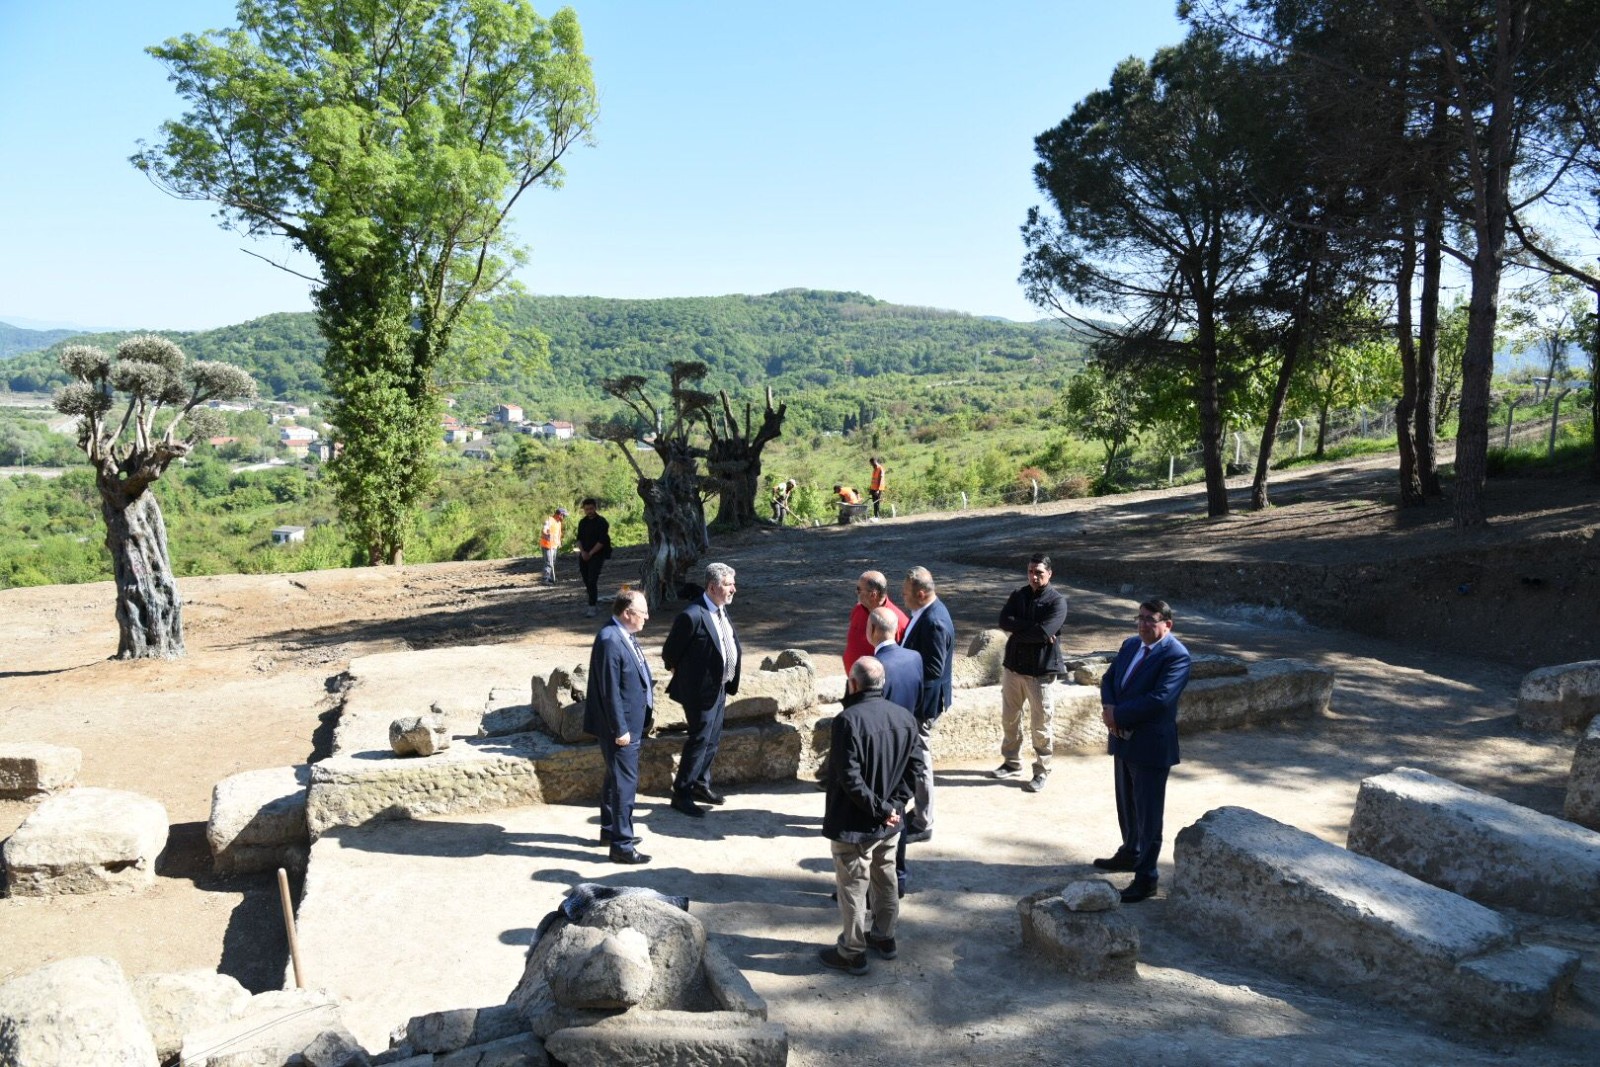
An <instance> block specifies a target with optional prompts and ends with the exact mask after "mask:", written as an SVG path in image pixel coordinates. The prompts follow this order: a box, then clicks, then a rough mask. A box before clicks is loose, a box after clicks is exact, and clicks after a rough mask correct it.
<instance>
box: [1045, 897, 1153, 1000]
mask: <svg viewBox="0 0 1600 1067" xmlns="http://www.w3.org/2000/svg"><path fill="white" fill-rule="evenodd" d="M1099 884H1101V885H1105V886H1106V887H1107V888H1110V886H1109V885H1108V884H1107V883H1105V882H1101V883H1099ZM1017 911H1018V912H1019V913H1020V914H1021V916H1022V944H1023V945H1024V947H1026V948H1029V949H1032V950H1033V951H1034V952H1037V953H1039V954H1040V955H1042V956H1044V957H1045V958H1047V959H1049V960H1051V961H1052V962H1054V963H1055V964H1057V965H1058V966H1060V967H1061V968H1062V969H1063V970H1065V971H1066V972H1067V973H1068V974H1071V975H1072V976H1073V977H1075V978H1088V979H1102V980H1112V981H1119V980H1120V981H1126V980H1128V979H1131V978H1135V977H1137V975H1138V969H1139V966H1138V965H1139V928H1138V927H1137V926H1135V925H1134V924H1133V922H1132V921H1131V920H1130V919H1129V918H1128V917H1127V916H1126V915H1123V914H1122V913H1121V912H1120V911H1117V910H1115V909H1112V910H1102V911H1073V910H1072V909H1071V908H1070V907H1069V906H1068V904H1067V901H1066V900H1064V899H1063V898H1062V894H1061V891H1060V890H1055V889H1041V890H1040V891H1039V892H1037V893H1034V894H1033V895H1032V896H1028V897H1024V898H1023V899H1022V900H1021V901H1019V902H1018V903H1017Z"/></svg>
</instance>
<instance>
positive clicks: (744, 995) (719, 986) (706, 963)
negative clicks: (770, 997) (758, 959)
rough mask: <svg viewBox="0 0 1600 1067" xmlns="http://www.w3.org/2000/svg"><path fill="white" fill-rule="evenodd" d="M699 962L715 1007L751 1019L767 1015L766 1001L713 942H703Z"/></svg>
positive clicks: (763, 1017)
mask: <svg viewBox="0 0 1600 1067" xmlns="http://www.w3.org/2000/svg"><path fill="white" fill-rule="evenodd" d="M700 965H701V967H702V968H703V969H704V971H705V976H706V986H707V987H708V988H709V989H710V991H711V997H712V999H713V1000H715V1001H716V1002H717V1007H718V1008H720V1009H722V1010H723V1011H731V1012H737V1013H739V1014H740V1015H748V1016H750V1017H751V1018H753V1019H765V1018H766V1017H767V1002H766V1001H765V1000H763V999H762V998H761V995H760V994H759V993H757V992H756V991H755V987H754V986H752V985H751V984H750V979H748V978H746V977H745V976H744V972H743V971H741V970H739V968H738V967H737V966H735V965H734V962H733V961H732V960H730V959H729V958H728V955H727V953H725V952H723V951H722V950H721V949H720V948H718V947H717V944H716V942H714V941H710V940H708V941H707V942H706V946H705V955H704V956H703V957H702V958H701V963H700Z"/></svg>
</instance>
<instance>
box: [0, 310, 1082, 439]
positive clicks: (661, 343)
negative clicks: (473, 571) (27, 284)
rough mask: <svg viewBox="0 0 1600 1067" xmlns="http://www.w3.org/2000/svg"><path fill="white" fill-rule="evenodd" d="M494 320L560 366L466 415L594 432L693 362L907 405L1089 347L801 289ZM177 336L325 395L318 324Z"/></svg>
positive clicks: (495, 388)
mask: <svg viewBox="0 0 1600 1067" xmlns="http://www.w3.org/2000/svg"><path fill="white" fill-rule="evenodd" d="M495 313H496V316H497V317H498V319H499V320H500V322H501V323H502V324H503V325H505V326H506V327H507V328H508V329H510V330H512V331H514V332H518V333H523V332H527V331H530V330H532V331H537V332H538V333H540V334H543V335H544V336H546V337H548V338H549V350H550V361H549V365H548V367H545V366H534V367H530V366H526V365H517V364H514V363H511V362H509V361H500V362H498V363H496V364H494V367H495V369H494V370H493V371H492V372H489V373H487V374H485V376H484V377H483V379H482V380H479V381H472V382H452V383H449V385H448V388H449V389H450V390H451V391H452V392H454V393H455V394H456V395H457V396H458V397H459V398H460V400H461V407H462V409H463V410H464V412H466V413H471V414H476V413H479V412H482V411H485V410H488V409H489V408H491V407H492V406H493V405H494V404H496V403H500V402H511V403H517V404H521V405H522V406H523V407H524V408H526V409H527V410H528V412H529V414H530V415H534V414H538V415H541V417H566V418H572V419H582V418H587V417H589V416H591V415H595V414H598V413H600V412H602V411H605V410H609V409H610V408H611V407H613V405H612V404H610V402H609V401H608V400H607V398H606V397H605V396H604V395H603V394H602V393H601V391H600V387H599V383H600V381H601V380H602V379H605V378H609V377H616V376H619V375H623V374H644V375H646V376H647V377H652V378H656V379H658V380H659V381H660V382H661V383H662V386H663V388H664V386H665V380H666V379H665V373H664V368H665V366H666V364H667V363H668V362H670V361H672V360H682V359H688V360H699V361H701V362H704V363H705V364H707V366H708V367H709V374H708V376H707V379H706V385H707V386H708V387H711V388H727V389H729V390H730V391H731V392H739V393H749V392H751V391H753V390H756V389H759V388H760V387H763V386H765V385H769V384H770V385H772V386H773V387H774V388H775V389H776V390H777V391H778V393H779V394H780V396H781V397H782V398H784V399H792V398H795V397H797V396H799V395H800V394H804V393H824V394H825V393H834V394H863V395H870V394H872V393H874V392H894V393H898V392H901V391H903V390H902V388H901V387H900V386H894V387H890V386H888V384H887V383H888V382H889V380H890V379H893V378H906V379H925V380H928V381H935V380H940V379H950V378H954V377H962V378H967V379H972V380H982V381H985V382H988V383H990V384H995V383H996V382H997V381H999V380H1005V379H1009V378H1013V377H1016V378H1018V379H1019V380H1024V379H1028V378H1033V377H1036V376H1038V375H1039V374H1040V373H1041V372H1044V373H1046V374H1047V375H1048V377H1050V378H1052V379H1054V380H1057V381H1059V380H1060V379H1061V378H1062V377H1063V376H1064V372H1066V371H1068V370H1069V369H1070V368H1072V367H1074V366H1076V365H1078V364H1079V363H1080V362H1081V360H1082V351H1081V344H1080V339H1079V338H1078V337H1077V335H1075V334H1074V333H1072V332H1071V331H1070V330H1064V329H1061V328H1060V327H1059V326H1057V325H1054V324H1040V323H1014V322H1005V321H1001V320H995V319H988V318H980V317H977V316H972V315H966V314H961V313H959V312H952V311H939V310H935V309H931V308H918V307H907V306H904V305H898V304H888V303H885V302H883V301H880V300H876V299H874V298H873V297H870V296H865V295H863V294H861V293H839V292H821V291H816V290H802V289H793V290H785V291H783V292H779V293H771V294H768V295H765V296H719V297H690V298H682V299H672V300H609V299H602V298H598V297H539V296H528V297H512V298H505V299H502V300H500V301H498V302H497V303H496V305H495ZM125 336H126V335H125V334H96V335H92V336H76V337H65V338H57V339H56V340H55V343H53V344H52V345H51V346H50V347H48V348H46V349H44V350H42V351H34V352H29V353H26V354H22V355H17V356H14V357H13V358H10V359H8V360H6V361H5V363H4V365H3V366H0V378H3V379H4V381H6V382H7V383H8V384H9V386H10V388H11V389H13V390H16V391H36V390H44V389H51V388H54V387H55V386H57V385H60V384H63V382H64V381H65V378H64V376H63V375H62V373H61V371H60V369H59V367H58V365H57V356H58V354H59V351H60V348H61V347H62V346H63V345H65V344H69V343H77V344H83V343H90V344H98V345H101V346H103V347H107V348H110V347H113V346H115V345H116V344H117V343H118V342H119V341H121V340H122V339H123V337H125ZM166 336H169V337H171V338H172V339H173V340H174V341H176V342H177V343H178V344H179V345H180V346H182V347H183V349H184V351H185V352H186V353H187V354H188V355H189V356H190V357H191V358H194V359H220V360H226V361H228V362H231V363H237V364H238V365H240V366H242V367H244V368H246V369H247V370H249V371H250V372H251V373H252V374H254V375H255V377H256V380H257V381H258V382H260V384H261V389H262V393H263V395H265V396H271V397H276V398H279V399H286V400H289V399H293V400H302V401H305V400H316V399H319V398H321V397H322V396H323V395H324V390H323V385H322V380H321V358H322V353H323V344H322V339H321V337H320V336H319V335H318V334H317V331H316V326H315V323H314V321H313V318H312V316H311V315H310V314H309V313H299V314H279V315H268V316H266V317H264V318H260V319H254V320H252V321H250V322H246V323H241V324H239V325H235V326H227V327H224V328H222V329H217V330H207V331H201V332H166ZM879 387H881V388H879ZM818 399H819V400H820V397H819V398H818ZM825 406H829V407H836V406H837V405H825ZM846 406H847V407H848V406H849V405H846ZM835 421H837V420H836V418H834V417H827V418H823V419H821V420H820V422H819V425H823V426H824V427H825V428H837V427H836V426H832V424H833V423H834V422H835Z"/></svg>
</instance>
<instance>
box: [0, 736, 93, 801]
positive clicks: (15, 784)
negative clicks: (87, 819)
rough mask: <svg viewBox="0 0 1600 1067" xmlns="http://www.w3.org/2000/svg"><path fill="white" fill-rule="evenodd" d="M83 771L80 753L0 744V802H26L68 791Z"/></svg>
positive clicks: (41, 745)
mask: <svg viewBox="0 0 1600 1067" xmlns="http://www.w3.org/2000/svg"><path fill="white" fill-rule="evenodd" d="M82 767H83V753H82V752H80V751H78V750H77V749H75V748H69V747H68V746H66V745H47V744H44V743H43V742H40V741H13V742H10V743H9V744H0V800H27V799H28V798H30V797H36V796H40V795H41V794H49V793H59V792H61V791H62V790H63V789H70V788H72V785H73V783H74V782H76V781H77V780H78V771H79V770H80V769H81V768H82Z"/></svg>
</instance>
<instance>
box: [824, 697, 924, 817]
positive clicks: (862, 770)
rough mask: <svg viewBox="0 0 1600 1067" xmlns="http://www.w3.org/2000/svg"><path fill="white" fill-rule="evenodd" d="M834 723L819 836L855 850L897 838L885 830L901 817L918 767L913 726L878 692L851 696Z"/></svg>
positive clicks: (914, 723) (919, 753)
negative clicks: (894, 817) (891, 819)
mask: <svg viewBox="0 0 1600 1067" xmlns="http://www.w3.org/2000/svg"><path fill="white" fill-rule="evenodd" d="M844 705H845V706H844V710H843V711H841V712H840V713H839V714H838V715H835V716H834V718H833V730H832V734H831V741H830V743H829V749H828V796H827V803H826V807H825V809H824V811H823V815H822V836H823V837H826V838H828V839H829V840H831V841H843V842H847V843H849V844H854V845H859V844H863V843H865V842H868V841H881V840H883V839H884V838H887V837H892V836H893V835H894V834H896V833H899V830H898V829H891V828H889V827H888V826H885V825H884V821H885V820H886V819H888V818H889V816H890V815H892V814H894V813H896V812H899V813H901V814H902V815H903V814H904V813H905V806H906V801H908V800H910V799H911V796H912V793H913V791H914V790H915V788H916V781H917V776H918V773H919V770H920V767H921V764H922V747H921V745H919V744H918V743H917V720H916V719H915V718H913V717H912V715H911V712H909V711H907V710H906V709H905V708H902V707H901V706H900V705H899V704H895V703H892V702H890V701H888V700H885V699H884V698H883V691H882V690H880V689H868V690H865V691H864V692H860V693H851V694H850V695H849V696H847V697H845V698H844Z"/></svg>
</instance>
